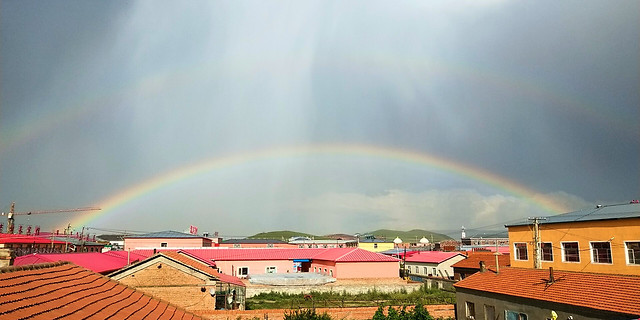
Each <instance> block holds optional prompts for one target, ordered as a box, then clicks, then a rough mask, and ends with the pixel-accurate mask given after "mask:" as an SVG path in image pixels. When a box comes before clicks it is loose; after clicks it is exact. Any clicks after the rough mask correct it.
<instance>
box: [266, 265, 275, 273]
mask: <svg viewBox="0 0 640 320" xmlns="http://www.w3.org/2000/svg"><path fill="white" fill-rule="evenodd" d="M277 271H278V268H276V267H275V266H268V267H266V268H265V269H264V273H276V272H277Z"/></svg>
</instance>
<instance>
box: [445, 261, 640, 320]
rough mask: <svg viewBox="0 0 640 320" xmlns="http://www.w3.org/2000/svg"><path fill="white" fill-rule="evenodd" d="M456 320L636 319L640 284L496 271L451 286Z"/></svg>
mask: <svg viewBox="0 0 640 320" xmlns="http://www.w3.org/2000/svg"><path fill="white" fill-rule="evenodd" d="M454 287H455V288H456V302H457V303H456V304H457V316H458V317H457V318H458V319H505V320H528V319H532V320H533V319H561V320H565V319H576V320H577V319H580V320H596V319H600V320H622V319H624V320H630V319H637V318H638V317H640V299H639V298H638V292H640V278H639V277H635V276H618V275H604V274H595V273H584V272H567V271H553V272H550V271H549V270H541V269H522V268H510V267H506V268H500V271H499V272H496V270H491V269H487V270H486V271H484V272H478V273H475V274H473V275H471V276H469V277H467V278H465V279H463V280H461V281H459V282H457V283H456V284H454Z"/></svg>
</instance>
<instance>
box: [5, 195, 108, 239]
mask: <svg viewBox="0 0 640 320" xmlns="http://www.w3.org/2000/svg"><path fill="white" fill-rule="evenodd" d="M15 207H16V203H15V202H12V203H11V210H10V211H9V213H8V214H7V233H13V229H14V222H15V218H14V217H13V216H16V215H27V216H28V215H32V214H44V213H57V212H78V211H93V210H101V209H100V208H96V207H83V208H74V209H59V210H42V211H28V212H15ZM2 215H5V213H4V212H3V213H2Z"/></svg>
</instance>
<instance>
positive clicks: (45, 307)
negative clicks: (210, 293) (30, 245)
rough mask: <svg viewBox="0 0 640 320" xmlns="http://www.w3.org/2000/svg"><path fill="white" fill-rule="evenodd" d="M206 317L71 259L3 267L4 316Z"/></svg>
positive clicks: (0, 300) (0, 313)
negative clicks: (98, 272)
mask: <svg viewBox="0 0 640 320" xmlns="http://www.w3.org/2000/svg"><path fill="white" fill-rule="evenodd" d="M145 317H146V318H148V319H201V318H200V317H198V316H196V315H194V314H192V313H188V312H186V311H185V310H182V309H179V308H176V307H174V306H172V305H170V304H168V303H166V302H164V301H160V300H157V299H154V298H152V297H150V296H147V295H145V294H143V293H142V292H140V291H137V290H134V289H131V288H129V287H127V286H124V285H121V284H119V283H118V282H116V281H113V280H110V279H109V278H107V277H104V276H102V275H99V274H97V273H94V272H91V271H89V270H87V269H84V268H82V267H79V266H76V265H74V264H71V263H66V262H63V263H53V264H40V265H33V266H29V267H26V268H25V267H9V268H1V269H0V318H1V319H36V320H37V319H59V318H68V319H86V318H92V319H113V320H120V319H142V318H145Z"/></svg>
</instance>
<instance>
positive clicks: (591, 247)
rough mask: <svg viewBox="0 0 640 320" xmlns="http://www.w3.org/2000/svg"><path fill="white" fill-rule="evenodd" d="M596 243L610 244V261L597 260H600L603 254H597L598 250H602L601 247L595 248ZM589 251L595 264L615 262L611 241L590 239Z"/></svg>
mask: <svg viewBox="0 0 640 320" xmlns="http://www.w3.org/2000/svg"><path fill="white" fill-rule="evenodd" d="M594 244H607V245H608V246H609V249H608V250H609V254H608V257H609V259H608V260H609V261H608V262H601V261H596V259H597V260H600V256H601V254H598V255H597V256H596V250H600V249H599V248H594V246H593V245H594ZM589 252H590V256H591V263H595V264H613V255H612V253H611V242H609V241H590V242H589Z"/></svg>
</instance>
